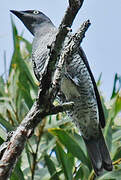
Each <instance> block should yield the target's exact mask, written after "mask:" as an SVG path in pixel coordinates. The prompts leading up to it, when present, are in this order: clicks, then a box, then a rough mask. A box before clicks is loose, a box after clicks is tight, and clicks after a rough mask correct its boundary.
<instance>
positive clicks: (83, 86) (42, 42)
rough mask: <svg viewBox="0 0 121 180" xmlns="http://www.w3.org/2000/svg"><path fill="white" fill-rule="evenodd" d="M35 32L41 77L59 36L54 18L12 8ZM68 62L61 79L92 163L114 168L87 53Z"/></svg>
mask: <svg viewBox="0 0 121 180" xmlns="http://www.w3.org/2000/svg"><path fill="white" fill-rule="evenodd" d="M11 12H12V13H14V14H15V15H16V16H17V17H19V19H20V20H21V21H22V22H23V23H24V24H25V26H26V27H27V28H28V30H29V31H30V32H31V33H32V34H33V35H34V40H33V46H32V47H33V48H32V61H33V69H34V72H35V76H36V77H37V79H38V80H39V81H40V79H41V77H42V76H43V74H44V73H45V72H46V67H47V64H48V62H47V56H48V53H49V50H48V48H47V46H48V45H50V44H51V43H52V41H53V40H54V39H55V36H56V33H57V29H56V28H55V26H54V25H53V23H52V22H51V20H50V19H49V18H48V17H47V16H46V15H44V14H43V13H41V12H39V11H34V10H29V11H11ZM71 58H72V61H71V63H68V62H67V66H66V72H65V74H63V77H62V81H61V91H62V92H63V93H64V95H65V97H66V100H67V101H73V102H74V106H75V107H74V110H73V111H71V112H69V115H70V117H71V118H72V120H73V121H74V122H75V124H76V125H77V127H78V128H79V129H80V131H81V133H82V137H83V139H84V142H85V144H86V147H87V151H88V153H89V156H90V159H91V162H92V166H93V168H94V170H95V172H96V174H97V175H99V174H100V173H101V171H102V169H106V170H108V171H110V170H112V161H111V159H110V155H109V152H108V149H107V146H106V144H105V140H104V137H103V134H102V131H101V127H104V126H105V118H104V113H103V109H102V105H101V101H100V96H99V93H98V90H97V87H96V83H95V80H94V77H93V74H92V72H91V70H90V67H89V64H88V61H87V59H86V56H85V54H84V52H83V50H82V48H81V47H80V49H79V50H78V51H77V52H75V53H74V54H73V57H71Z"/></svg>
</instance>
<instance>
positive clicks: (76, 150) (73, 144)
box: [49, 128, 89, 166]
mask: <svg viewBox="0 0 121 180" xmlns="http://www.w3.org/2000/svg"><path fill="white" fill-rule="evenodd" d="M49 132H51V133H52V134H53V135H54V136H57V137H58V139H59V141H60V142H61V143H62V144H63V145H64V146H65V147H66V148H67V149H68V151H69V152H71V153H72V154H73V156H74V157H77V158H78V159H80V160H81V162H82V163H84V164H86V165H87V166H88V164H89V161H88V159H87V157H86V156H85V153H84V152H83V150H82V148H81V147H80V145H79V144H78V142H77V141H76V140H75V139H74V137H73V136H71V135H70V134H68V133H67V132H66V131H64V130H62V129H59V128H58V129H56V128H55V129H54V128H53V129H50V130H49ZM80 138H81V137H80Z"/></svg>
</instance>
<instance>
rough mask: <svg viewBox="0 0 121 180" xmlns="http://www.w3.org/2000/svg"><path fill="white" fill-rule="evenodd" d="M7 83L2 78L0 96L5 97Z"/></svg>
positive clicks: (0, 77) (0, 80) (0, 79)
mask: <svg viewBox="0 0 121 180" xmlns="http://www.w3.org/2000/svg"><path fill="white" fill-rule="evenodd" d="M5 95H6V94H5V82H4V79H3V77H2V76H0V96H5Z"/></svg>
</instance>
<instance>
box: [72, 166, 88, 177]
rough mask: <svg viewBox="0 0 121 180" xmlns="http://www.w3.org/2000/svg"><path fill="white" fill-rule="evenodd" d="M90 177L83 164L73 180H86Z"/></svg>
mask: <svg viewBox="0 0 121 180" xmlns="http://www.w3.org/2000/svg"><path fill="white" fill-rule="evenodd" d="M89 175H90V172H89V169H88V168H87V166H85V165H84V164H82V165H81V167H80V168H79V169H78V171H77V172H76V174H75V177H74V180H79V179H81V180H86V179H88V177H89Z"/></svg>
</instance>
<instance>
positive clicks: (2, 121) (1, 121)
mask: <svg viewBox="0 0 121 180" xmlns="http://www.w3.org/2000/svg"><path fill="white" fill-rule="evenodd" d="M0 124H1V125H2V126H3V127H4V128H5V129H7V131H12V130H13V127H12V125H11V124H10V123H9V122H8V121H6V120H5V119H4V118H3V116H2V114H0Z"/></svg>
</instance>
